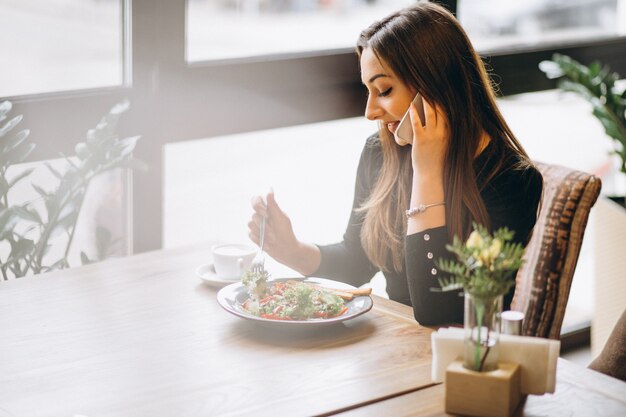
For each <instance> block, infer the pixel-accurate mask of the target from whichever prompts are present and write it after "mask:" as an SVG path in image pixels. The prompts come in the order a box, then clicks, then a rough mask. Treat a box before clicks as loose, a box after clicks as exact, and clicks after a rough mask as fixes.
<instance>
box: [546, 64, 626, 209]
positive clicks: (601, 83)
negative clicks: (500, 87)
mask: <svg viewBox="0 0 626 417" xmlns="http://www.w3.org/2000/svg"><path fill="white" fill-rule="evenodd" d="M539 68H540V69H541V70H542V71H543V72H544V73H545V74H546V76H547V77H548V78H550V79H559V81H558V83H557V86H558V88H560V89H561V90H563V91H571V92H574V93H576V94H578V95H579V96H581V97H583V98H584V99H585V100H587V101H588V102H589V103H590V104H591V107H592V111H593V115H594V116H595V117H596V118H597V119H598V120H599V121H600V123H601V124H602V126H603V127H604V131H605V132H606V134H607V136H609V137H610V138H611V139H613V141H614V144H615V147H614V150H613V154H615V155H617V157H618V158H619V161H620V162H619V164H620V165H619V171H620V172H621V173H623V174H626V84H619V83H618V80H619V79H620V76H619V74H617V73H616V72H613V71H611V69H610V68H609V67H608V66H606V65H602V64H601V63H600V62H598V61H594V62H593V63H591V64H590V65H589V66H585V65H583V64H581V63H580V62H578V61H576V60H574V59H572V58H571V57H569V56H567V55H561V54H554V55H553V56H552V60H548V61H542V62H541V63H539ZM611 198H612V199H613V200H616V201H618V202H620V203H621V204H622V205H624V196H616V197H613V196H612V197H611Z"/></svg>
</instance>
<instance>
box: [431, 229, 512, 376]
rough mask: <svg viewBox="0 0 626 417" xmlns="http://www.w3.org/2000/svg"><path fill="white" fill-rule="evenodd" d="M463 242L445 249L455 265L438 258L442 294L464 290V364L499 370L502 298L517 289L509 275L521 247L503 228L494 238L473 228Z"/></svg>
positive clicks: (474, 367) (470, 367)
mask: <svg viewBox="0 0 626 417" xmlns="http://www.w3.org/2000/svg"><path fill="white" fill-rule="evenodd" d="M473 226H474V230H473V231H472V233H471V234H470V236H469V238H468V239H467V241H466V242H462V241H461V240H460V239H459V238H458V237H456V236H455V238H454V240H453V242H452V245H446V248H447V249H448V250H449V251H450V252H452V253H454V254H455V255H456V258H457V261H455V260H449V259H439V261H438V262H437V266H438V267H439V269H440V270H442V271H444V272H448V273H449V274H451V276H449V277H447V278H441V279H439V285H440V286H441V290H442V291H453V290H459V289H463V291H464V292H465V317H464V327H465V364H464V366H465V367H466V368H468V369H471V370H473V371H478V372H483V371H491V370H495V369H497V368H498V359H499V357H498V356H499V353H498V352H499V350H498V349H497V346H498V339H499V331H500V313H501V311H502V298H503V297H502V296H503V295H504V294H506V293H508V292H509V290H510V289H511V287H512V286H514V285H515V279H511V278H512V276H513V274H514V273H515V272H516V271H517V270H518V269H519V267H520V266H521V265H522V262H523V261H522V257H523V255H524V247H523V246H522V245H521V244H520V243H513V242H511V240H513V236H514V232H513V231H510V230H509V229H507V228H506V227H504V228H501V229H498V230H496V231H495V232H494V233H493V235H491V234H490V233H489V231H488V230H487V228H485V227H483V226H481V225H478V224H476V223H474V224H473Z"/></svg>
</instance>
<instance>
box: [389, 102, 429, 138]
mask: <svg viewBox="0 0 626 417" xmlns="http://www.w3.org/2000/svg"><path fill="white" fill-rule="evenodd" d="M413 103H414V104H415V107H416V108H417V114H418V115H419V117H420V121H421V122H422V126H426V115H425V114H424V102H423V101H422V95H421V94H420V93H417V94H416V95H415V98H414V99H413ZM395 136H396V140H397V139H402V140H403V141H404V142H409V143H413V127H412V126H411V116H409V110H408V109H407V111H406V113H404V116H402V120H400V124H399V125H398V128H397V129H396V133H395Z"/></svg>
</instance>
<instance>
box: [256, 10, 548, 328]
mask: <svg viewBox="0 0 626 417" xmlns="http://www.w3.org/2000/svg"><path fill="white" fill-rule="evenodd" d="M357 53H358V56H359V60H360V64H361V80H362V82H363V84H365V86H366V87H367V90H368V92H369V97H368V100H367V106H366V111H365V115H366V117H367V118H368V119H370V120H378V121H379V132H378V133H377V134H375V135H373V136H371V137H370V138H368V139H367V141H366V144H365V147H364V149H363V152H362V155H361V159H360V162H359V167H358V171H357V180H356V188H355V197H354V204H353V210H352V214H351V217H350V221H349V224H348V228H347V230H346V232H345V234H344V239H343V241H342V242H340V243H337V244H334V245H326V246H318V245H314V244H309V243H304V242H300V241H299V240H298V239H297V238H296V237H295V235H294V232H293V230H292V228H291V222H290V220H289V217H288V216H287V215H286V214H285V213H284V212H282V210H281V209H280V207H279V206H278V205H277V203H276V201H275V199H274V196H273V194H272V193H270V194H269V195H268V196H267V205H264V204H263V202H262V199H261V198H260V197H256V198H255V199H253V207H254V210H255V214H254V216H253V218H252V220H251V221H250V223H249V229H250V231H249V235H250V238H251V239H252V240H253V241H254V242H256V243H258V231H259V224H260V220H261V217H262V216H266V217H267V225H266V241H265V242H266V243H265V248H266V250H267V253H268V254H269V255H270V256H272V257H273V258H275V259H276V260H278V261H279V262H282V263H284V264H286V265H288V266H289V267H291V268H293V269H295V270H297V271H299V272H300V273H302V274H303V275H308V276H317V277H326V278H332V279H336V280H341V281H344V282H347V283H350V284H353V285H357V286H358V285H362V284H363V283H365V282H367V281H368V280H369V279H370V278H371V277H372V276H373V275H374V274H375V273H376V272H377V271H378V270H382V271H383V273H384V275H385V277H386V279H387V293H388V294H389V297H390V298H391V299H392V300H396V301H399V302H402V303H405V304H409V305H412V306H413V309H414V314H415V318H416V320H417V321H418V322H419V323H421V324H423V325H440V324H447V323H461V322H462V321H463V301H462V297H459V295H458V294H457V293H438V292H433V291H431V289H432V288H436V287H438V286H439V284H438V278H440V273H439V271H438V270H437V267H436V265H435V261H436V260H437V259H439V258H442V257H450V256H451V255H450V253H449V252H448V251H447V250H446V249H445V245H446V244H447V243H448V242H451V241H452V237H453V236H455V235H457V236H459V237H462V238H463V239H465V238H467V236H468V235H469V233H470V232H471V227H472V222H473V221H475V222H477V223H480V224H483V225H485V226H487V227H488V228H489V229H491V230H495V229H498V228H500V227H502V226H507V227H508V228H509V229H512V230H514V231H515V240H516V241H518V242H522V243H523V244H524V245H525V244H526V243H528V240H529V238H530V234H531V232H532V229H533V226H534V225H535V221H536V214H537V209H538V205H539V201H540V199H541V193H542V187H543V181H542V177H541V174H540V173H539V172H538V171H537V169H536V168H535V167H534V166H533V165H532V163H531V162H530V160H529V158H528V156H527V155H526V153H525V151H524V150H523V148H522V146H521V145H520V144H519V142H518V141H517V140H516V138H515V136H514V135H513V132H511V129H510V128H509V127H508V125H507V124H506V122H505V121H504V119H503V117H502V115H501V114H500V112H499V110H498V108H497V106H496V102H495V95H494V92H493V90H492V88H491V85H490V81H489V78H488V75H487V72H486V71H485V68H484V66H483V63H482V61H481V60H480V57H479V56H478V55H477V54H476V52H475V51H474V49H473V47H472V46H471V43H470V41H469V39H468V38H467V35H466V34H465V32H464V31H463V29H462V28H461V27H460V25H459V24H458V22H457V21H456V19H455V18H454V17H453V16H452V15H451V14H450V13H449V12H448V11H447V10H445V9H444V8H442V7H441V6H438V5H436V4H434V3H419V4H417V5H416V6H414V7H410V8H407V9H403V10H400V11H398V12H396V13H394V14H392V15H390V16H388V17H387V18H385V19H383V20H381V21H379V22H376V23H374V24H373V25H371V26H370V27H369V28H367V29H366V30H364V31H363V32H362V33H361V35H360V37H359V40H358V42H357ZM417 92H419V93H420V94H421V95H422V97H423V99H424V110H425V117H426V120H425V122H426V123H425V126H422V123H421V121H420V120H419V116H418V113H417V109H416V107H415V105H414V104H411V102H412V100H413V98H414V96H415V95H416V93H417ZM407 108H408V109H409V114H410V117H411V125H412V127H413V132H414V133H413V140H412V143H408V141H405V140H402V139H395V138H394V135H393V133H394V132H395V130H396V129H397V127H398V124H399V121H400V120H401V118H402V116H403V115H404V114H405V112H406V111H407ZM422 204H423V205H426V206H429V207H428V208H427V209H426V210H425V211H421V212H420V211H418V210H410V211H408V212H407V209H410V208H415V207H418V206H420V205H422ZM512 292H513V290H512V291H511V293H510V294H508V295H507V296H506V297H505V307H508V305H509V304H510V301H511V299H512V296H513V294H512Z"/></svg>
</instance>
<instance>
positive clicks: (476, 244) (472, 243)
mask: <svg viewBox="0 0 626 417" xmlns="http://www.w3.org/2000/svg"><path fill="white" fill-rule="evenodd" d="M482 245H483V238H482V237H481V236H480V233H478V232H477V231H476V230H474V231H473V232H472V233H471V234H470V235H469V237H468V238H467V242H466V243H465V246H467V247H468V248H469V249H471V248H480V247H481V246H482Z"/></svg>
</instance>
